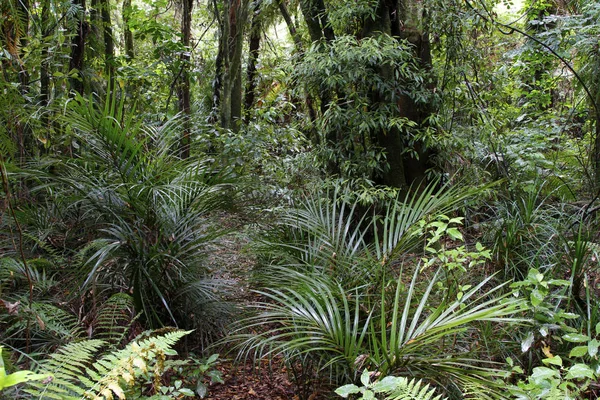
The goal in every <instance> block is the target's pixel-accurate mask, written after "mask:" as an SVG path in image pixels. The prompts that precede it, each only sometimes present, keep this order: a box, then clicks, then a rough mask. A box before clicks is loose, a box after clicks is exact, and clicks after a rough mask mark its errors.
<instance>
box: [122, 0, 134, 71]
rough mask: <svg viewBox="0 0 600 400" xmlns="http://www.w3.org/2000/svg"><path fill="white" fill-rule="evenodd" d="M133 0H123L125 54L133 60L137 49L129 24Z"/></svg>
mask: <svg viewBox="0 0 600 400" xmlns="http://www.w3.org/2000/svg"><path fill="white" fill-rule="evenodd" d="M131 12H132V8H131V0H123V10H122V13H123V36H124V42H125V55H126V56H127V58H128V59H129V60H130V61H131V60H133V57H134V56H135V51H134V48H133V32H132V31H131V27H130V26H129V24H130V21H131Z"/></svg>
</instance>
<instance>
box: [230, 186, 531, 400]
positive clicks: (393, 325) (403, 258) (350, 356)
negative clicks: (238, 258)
mask: <svg viewBox="0 0 600 400" xmlns="http://www.w3.org/2000/svg"><path fill="white" fill-rule="evenodd" d="M474 192H475V190H463V191H461V190H460V189H456V188H451V189H448V188H441V189H439V188H436V187H435V186H428V187H425V188H422V189H421V191H419V192H416V193H412V194H409V195H408V196H407V197H405V199H404V200H403V201H394V202H391V203H390V204H389V205H388V209H387V212H385V213H384V215H385V217H383V218H382V220H381V221H378V220H377V218H378V217H375V216H371V214H370V213H363V214H357V217H355V215H354V214H353V213H354V212H355V210H357V209H358V208H356V207H354V206H353V205H347V204H346V205H345V204H344V203H343V201H342V200H341V199H340V196H339V194H338V193H334V196H333V197H332V198H333V200H329V197H327V198H325V199H322V200H319V199H318V197H317V196H315V197H312V198H310V199H309V200H307V201H306V202H305V203H300V205H301V207H299V209H293V210H292V211H290V212H289V213H288V214H287V215H286V216H285V217H284V220H283V221H284V224H285V225H286V227H287V228H288V236H286V237H287V238H291V240H290V242H288V243H285V242H284V243H281V244H279V248H281V249H283V250H285V253H286V256H285V257H280V258H275V260H276V261H280V262H281V261H283V263H284V264H285V265H284V266H276V267H271V268H265V270H263V271H262V275H261V276H262V277H263V279H264V281H263V282H264V283H263V285H262V287H263V288H262V289H260V290H258V294H259V295H261V296H262V298H263V299H264V301H261V302H257V303H256V304H254V307H255V310H256V314H255V315H253V316H250V317H249V318H247V319H245V320H244V321H242V323H241V327H240V328H239V330H238V331H237V332H236V334H235V335H233V336H232V337H231V338H229V339H228V340H230V341H233V342H234V343H236V344H237V349H238V350H239V351H240V356H241V357H245V356H252V355H254V356H258V357H268V356H272V355H275V354H284V355H285V358H286V359H300V360H303V361H305V362H308V361H310V362H312V363H313V364H314V365H316V366H317V367H316V368H317V369H318V370H320V371H328V373H329V376H330V377H331V379H332V381H333V382H336V383H340V382H349V381H355V380H356V379H358V376H359V375H360V371H362V370H363V369H364V368H369V369H370V370H373V371H379V372H380V373H382V374H400V375H410V376H417V377H419V378H422V379H424V380H425V381H428V382H436V383H437V384H438V385H439V386H440V387H441V386H444V385H445V386H446V389H447V392H448V393H451V392H452V391H456V390H458V391H460V390H461V388H463V387H466V386H469V387H474V386H476V385H478V384H479V385H480V386H481V385H483V384H485V385H488V386H493V377H494V376H499V375H500V374H501V371H499V370H498V368H497V366H496V365H494V364H493V363H490V362H486V361H485V360H480V359H479V358H480V357H479V356H480V350H483V349H481V348H479V347H478V346H476V345H475V344H474V343H476V342H477V339H475V338H476V337H477V331H476V329H475V328H474V324H475V323H476V322H477V321H489V322H494V323H504V322H517V321H519V319H518V318H517V317H516V316H517V315H518V313H519V312H520V311H521V310H522V308H523V304H522V303H521V302H520V301H519V300H517V299H509V298H507V297H506V296H505V295H504V294H503V293H504V291H503V290H502V288H503V285H496V286H494V284H493V280H492V279H493V278H492V277H488V278H486V279H483V280H482V281H481V282H478V283H477V284H474V285H473V286H471V287H470V288H469V289H468V290H467V289H465V290H464V291H462V292H461V293H460V294H459V293H458V292H457V291H456V287H457V286H451V287H449V286H448V285H447V284H446V283H447V279H448V275H447V274H446V272H447V271H445V270H444V269H443V268H442V269H440V270H439V271H438V272H435V271H429V270H425V271H422V270H421V266H420V261H419V260H420V255H419V253H418V250H419V248H420V247H422V246H417V244H419V243H424V238H423V237H422V235H423V233H422V230H420V229H419V224H418V222H419V221H421V220H423V219H431V220H435V218H434V217H435V216H436V215H437V213H443V212H447V211H448V209H449V208H450V207H452V206H456V205H457V204H461V203H462V202H464V201H465V200H466V198H467V197H468V195H469V194H473V193H474ZM373 218H375V219H373ZM368 229H374V233H372V234H371V235H370V237H375V238H376V242H375V243H374V244H370V243H369V242H368V241H367V240H366V237H367V236H368V234H367V233H365V230H368ZM290 233H291V234H290ZM272 244H273V243H272ZM409 250H410V251H411V252H413V256H412V257H409V256H407V251H409ZM402 265H404V267H403V268H402V267H401V266H402ZM403 269H404V270H405V271H409V274H408V276H407V275H406V274H403V273H402V272H400V273H398V270H403ZM459 278H460V277H455V279H459ZM469 283H471V282H469ZM459 286H460V285H459Z"/></svg>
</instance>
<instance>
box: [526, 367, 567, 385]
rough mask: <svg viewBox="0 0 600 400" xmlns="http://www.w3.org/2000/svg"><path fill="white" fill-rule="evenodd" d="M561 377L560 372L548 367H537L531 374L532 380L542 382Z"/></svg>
mask: <svg viewBox="0 0 600 400" xmlns="http://www.w3.org/2000/svg"><path fill="white" fill-rule="evenodd" d="M557 377H560V373H559V372H558V371H556V370H554V369H551V368H547V367H535V368H534V369H533V373H532V374H531V380H532V381H534V382H536V383H540V382H543V381H546V380H549V379H552V378H557Z"/></svg>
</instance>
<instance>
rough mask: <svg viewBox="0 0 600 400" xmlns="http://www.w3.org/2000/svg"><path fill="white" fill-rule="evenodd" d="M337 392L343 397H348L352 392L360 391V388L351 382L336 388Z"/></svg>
mask: <svg viewBox="0 0 600 400" xmlns="http://www.w3.org/2000/svg"><path fill="white" fill-rule="evenodd" d="M335 393H336V394H337V395H339V396H341V397H343V398H347V397H348V396H349V395H351V394H356V393H360V389H359V388H358V386H356V385H353V384H349V385H344V386H340V387H339V388H337V389H335Z"/></svg>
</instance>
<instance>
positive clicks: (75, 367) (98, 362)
mask: <svg viewBox="0 0 600 400" xmlns="http://www.w3.org/2000/svg"><path fill="white" fill-rule="evenodd" d="M189 333H190V331H181V330H177V329H169V328H163V329H161V330H157V331H149V332H145V333H143V334H141V335H140V336H138V337H137V338H135V339H134V340H133V341H131V342H130V343H129V344H128V345H127V346H126V347H125V348H123V349H121V350H115V351H111V352H103V349H104V348H105V347H106V345H107V344H108V343H107V342H105V341H102V340H98V339H89V340H84V341H80V342H76V343H71V344H68V345H66V346H64V347H62V348H60V349H58V351H56V352H55V353H53V354H51V355H50V358H49V359H47V360H44V361H41V362H40V363H39V366H38V368H37V369H38V370H39V371H43V372H44V374H45V375H44V376H48V377H49V378H47V379H46V380H44V381H43V382H31V383H30V384H29V385H28V387H27V388H26V389H25V391H26V392H27V393H29V394H30V395H32V396H34V398H36V397H37V398H40V399H42V398H57V399H63V400H70V399H73V400H75V399H82V398H83V399H113V398H114V399H157V400H163V399H164V400H167V399H180V398H183V397H194V396H195V394H194V391H193V390H191V389H189V388H188V387H186V386H185V385H184V384H183V381H182V380H175V381H174V382H172V383H170V382H169V381H165V377H166V374H167V373H169V374H171V375H174V374H176V369H178V368H181V367H184V366H188V365H189V364H190V362H189V360H173V359H171V358H170V357H172V356H176V355H177V352H176V351H175V350H173V346H174V345H175V343H176V342H177V341H178V340H179V339H181V338H182V337H183V336H184V335H187V334H189ZM215 359H216V356H214V357H213V358H212V361H211V363H212V362H214V361H215ZM207 365H208V366H210V363H209V364H207ZM205 371H206V369H205ZM205 394H206V391H204V392H202V396H204V395H205Z"/></svg>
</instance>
